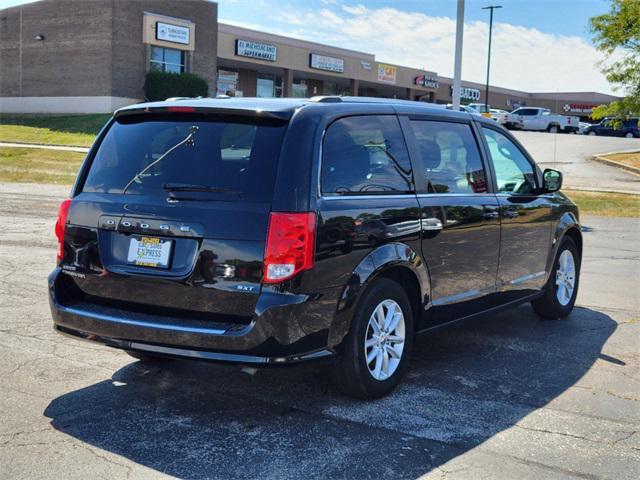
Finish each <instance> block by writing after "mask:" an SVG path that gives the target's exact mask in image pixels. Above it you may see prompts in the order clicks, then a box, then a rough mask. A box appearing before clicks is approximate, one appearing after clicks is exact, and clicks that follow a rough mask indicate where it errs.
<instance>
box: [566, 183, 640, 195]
mask: <svg viewBox="0 0 640 480" xmlns="http://www.w3.org/2000/svg"><path fill="white" fill-rule="evenodd" d="M567 191H570V192H571V191H573V192H585V193H622V194H624V195H636V196H640V192H634V191H632V190H618V189H609V188H593V187H570V186H568V185H563V186H562V190H561V192H567Z"/></svg>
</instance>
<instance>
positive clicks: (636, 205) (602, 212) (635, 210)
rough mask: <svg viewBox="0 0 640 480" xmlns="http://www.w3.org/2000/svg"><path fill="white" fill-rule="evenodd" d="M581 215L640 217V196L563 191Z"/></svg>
mask: <svg viewBox="0 0 640 480" xmlns="http://www.w3.org/2000/svg"><path fill="white" fill-rule="evenodd" d="M563 192H564V193H565V194H566V195H567V196H568V197H569V198H570V199H571V200H573V201H574V202H575V203H576V204H577V205H578V207H579V208H580V214H583V215H598V216H601V217H640V195H628V194H625V193H601V192H582V191H576V190H563Z"/></svg>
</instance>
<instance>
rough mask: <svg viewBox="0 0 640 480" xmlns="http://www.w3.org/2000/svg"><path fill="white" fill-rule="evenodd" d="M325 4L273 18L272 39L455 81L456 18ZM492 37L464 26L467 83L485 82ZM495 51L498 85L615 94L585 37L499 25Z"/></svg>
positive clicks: (483, 28)
mask: <svg viewBox="0 0 640 480" xmlns="http://www.w3.org/2000/svg"><path fill="white" fill-rule="evenodd" d="M322 3H323V8H322V9H320V10H317V9H312V8H299V7H295V8H294V7H290V8H289V7H285V8H282V9H281V12H280V13H279V14H278V15H277V16H271V17H270V18H271V19H273V20H276V21H277V22H278V23H279V28H278V29H277V30H278V31H274V33H279V34H284V35H290V36H295V37H297V38H303V39H305V40H310V41H314V42H320V43H327V44H330V45H335V46H340V47H344V48H349V49H353V50H361V51H364V52H368V53H374V54H375V55H376V58H377V59H378V60H380V61H386V62H391V63H396V64H399V65H405V66H411V67H416V68H425V69H427V70H431V71H436V72H438V73H439V74H441V75H445V76H451V74H452V72H453V52H454V46H455V19H452V18H448V17H433V16H429V15H425V14H423V13H420V12H405V11H402V10H398V9H396V8H390V7H385V8H367V7H365V6H364V5H361V4H355V5H349V4H344V3H341V2H337V1H323V2H322ZM285 12H286V13H285ZM487 35H488V24H486V23H484V22H468V23H465V29H464V49H463V65H462V76H463V79H465V80H468V81H476V82H481V83H482V82H484V80H485V75H486V61H487ZM492 50H493V51H492V56H491V83H492V84H494V85H499V86H502V87H508V88H514V89H519V90H525V91H531V92H542V91H556V90H560V91H598V92H603V93H611V92H612V90H611V87H610V85H609V84H608V82H607V81H606V79H605V78H604V76H603V75H602V74H601V73H600V72H599V70H598V66H597V62H598V61H600V60H602V59H603V57H602V55H601V54H600V53H599V52H598V51H596V49H595V48H594V47H593V46H592V45H590V44H589V43H588V42H587V41H586V40H584V39H583V38H580V37H577V36H565V35H553V34H548V33H544V32H541V31H539V30H537V29H533V28H526V27H522V26H518V25H511V24H507V23H495V24H494V30H493V47H492Z"/></svg>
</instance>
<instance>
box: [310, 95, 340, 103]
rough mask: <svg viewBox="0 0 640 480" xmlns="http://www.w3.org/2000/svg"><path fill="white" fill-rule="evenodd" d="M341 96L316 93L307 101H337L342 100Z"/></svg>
mask: <svg viewBox="0 0 640 480" xmlns="http://www.w3.org/2000/svg"><path fill="white" fill-rule="evenodd" d="M342 98H343V97H339V96H337V95H316V96H315V97H311V98H310V99H309V101H310V102H317V103H338V102H342V101H343V100H342Z"/></svg>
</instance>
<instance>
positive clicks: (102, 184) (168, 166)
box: [82, 115, 286, 203]
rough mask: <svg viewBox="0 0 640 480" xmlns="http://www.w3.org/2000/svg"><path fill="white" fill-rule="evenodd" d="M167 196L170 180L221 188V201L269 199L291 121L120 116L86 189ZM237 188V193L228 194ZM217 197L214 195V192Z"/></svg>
mask: <svg viewBox="0 0 640 480" xmlns="http://www.w3.org/2000/svg"><path fill="white" fill-rule="evenodd" d="M193 127H196V128H197V130H196V133H195V136H194V141H193V145H192V146H189V145H188V144H183V145H181V146H179V147H177V148H175V150H173V151H172V152H170V153H169V154H167V155H166V156H165V158H164V159H162V160H161V161H160V162H158V163H156V164H155V165H153V166H152V167H151V168H149V169H148V170H147V171H146V172H145V173H144V174H142V175H140V176H139V178H137V179H136V180H134V181H133V182H132V183H131V185H130V186H129V188H128V189H127V190H126V193H127V194H128V195H129V194H131V195H166V194H167V191H166V189H165V185H166V184H185V185H198V186H205V187H211V188H213V189H218V190H220V192H218V193H216V194H215V195H217V196H219V197H220V199H221V200H226V199H227V198H224V197H225V196H227V197H229V198H228V199H239V200H241V201H250V202H261V203H262V202H270V201H271V196H272V193H273V183H274V181H275V175H276V170H277V163H278V157H279V154H280V147H281V144H282V138H283V135H284V131H285V128H286V124H283V123H280V122H277V123H276V122H257V121H255V120H253V119H251V118H239V117H236V118H223V117H217V118H215V117H214V118H210V117H209V118H205V117H203V116H197V115H193V116H186V115H185V116H183V115H180V116H179V115H173V116H151V115H138V116H130V117H121V118H119V119H116V121H115V122H114V123H113V124H112V126H111V128H110V129H109V130H108V132H107V133H106V135H105V137H104V138H103V140H102V142H101V143H100V145H99V147H98V150H97V152H96V154H95V156H94V158H93V161H92V162H91V167H90V169H89V172H88V174H87V177H86V179H85V182H84V186H83V189H82V191H83V192H99V193H123V190H124V189H125V186H126V185H127V184H128V183H129V182H130V181H131V180H132V179H133V178H134V177H135V176H136V174H137V173H139V172H141V171H142V170H144V169H145V168H146V167H148V166H149V165H151V164H152V163H153V162H155V161H157V160H158V159H159V158H160V157H161V156H162V155H163V154H165V153H166V152H167V151H168V150H169V149H171V148H172V147H174V146H175V145H177V144H179V143H180V142H181V141H183V140H184V139H185V138H186V137H187V136H188V135H189V132H190V131H191V129H192V128H193ZM225 191H226V192H233V193H232V194H229V195H227V194H225ZM212 195H214V194H213V193H212Z"/></svg>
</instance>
